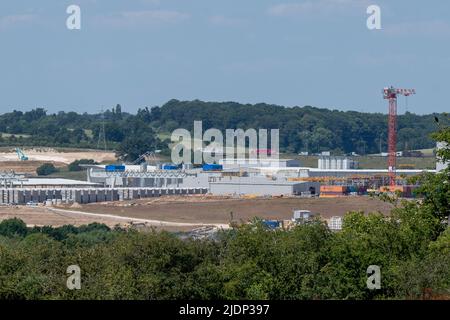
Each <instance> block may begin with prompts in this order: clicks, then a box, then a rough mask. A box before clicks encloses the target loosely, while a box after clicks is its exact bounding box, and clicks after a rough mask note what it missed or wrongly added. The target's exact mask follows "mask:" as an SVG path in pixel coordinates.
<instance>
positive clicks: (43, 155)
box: [0, 148, 116, 174]
mask: <svg viewBox="0 0 450 320" xmlns="http://www.w3.org/2000/svg"><path fill="white" fill-rule="evenodd" d="M23 152H24V153H25V155H26V156H27V157H28V159H29V160H27V161H19V159H18V156H17V154H16V152H15V151H14V149H12V148H2V149H0V170H1V171H5V170H13V171H15V172H17V173H27V174H36V168H38V167H39V166H40V165H42V164H44V163H52V164H53V165H54V166H55V167H57V168H62V167H65V166H67V165H68V164H69V163H71V162H73V161H75V160H79V159H93V160H94V161H96V162H99V163H101V162H114V161H115V160H116V157H115V154H114V152H112V151H99V150H83V149H79V150H77V149H68V150H64V149H62V150H59V149H53V148H33V149H23Z"/></svg>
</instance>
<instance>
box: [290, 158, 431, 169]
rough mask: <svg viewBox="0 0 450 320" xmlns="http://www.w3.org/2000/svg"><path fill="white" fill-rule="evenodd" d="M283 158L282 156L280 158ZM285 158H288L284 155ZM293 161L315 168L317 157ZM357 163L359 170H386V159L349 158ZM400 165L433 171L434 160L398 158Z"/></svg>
mask: <svg viewBox="0 0 450 320" xmlns="http://www.w3.org/2000/svg"><path fill="white" fill-rule="evenodd" d="M282 157H283V158H285V157H284V156H282ZM286 158H289V157H288V155H286ZM292 158H293V159H298V160H300V165H301V166H304V167H312V168H317V160H318V157H317V156H296V155H293V156H292ZM351 158H352V159H354V160H356V161H358V162H359V168H360V169H385V168H387V158H386V157H378V156H360V157H351ZM401 164H410V165H413V166H414V169H435V168H436V159H435V158H434V157H421V158H417V157H398V158H397V167H398V165H401Z"/></svg>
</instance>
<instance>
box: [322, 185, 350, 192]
mask: <svg viewBox="0 0 450 320" xmlns="http://www.w3.org/2000/svg"><path fill="white" fill-rule="evenodd" d="M346 191H347V187H346V186H320V192H335V193H345V192H346Z"/></svg>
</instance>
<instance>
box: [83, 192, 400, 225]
mask: <svg viewBox="0 0 450 320" xmlns="http://www.w3.org/2000/svg"><path fill="white" fill-rule="evenodd" d="M294 209H302V210H310V211H311V212H313V213H318V214H320V215H321V216H322V217H323V218H324V219H329V218H331V217H332V216H343V215H344V214H345V213H346V212H348V211H359V210H362V211H364V212H366V213H369V212H375V211H380V212H382V213H384V214H388V213H389V212H390V210H391V209H392V205H391V204H389V203H385V202H382V201H380V200H378V199H372V198H370V197H345V198H335V199H333V198H272V199H232V198H230V199H224V198H214V197H198V196H197V197H192V196H177V197H160V198H155V199H147V200H144V199H142V200H135V201H124V202H110V203H93V204H87V205H83V206H81V208H78V209H74V210H80V211H87V212H93V213H102V214H112V215H118V216H127V217H133V218H139V219H156V220H164V221H174V222H189V223H192V222H202V223H228V222H229V221H230V217H231V214H230V213H231V212H232V213H233V220H235V221H241V220H242V221H244V222H246V221H249V220H251V219H252V218H254V217H256V216H257V217H260V218H264V219H278V220H284V219H291V218H292V211H293V210H294Z"/></svg>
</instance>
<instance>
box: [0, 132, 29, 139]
mask: <svg viewBox="0 0 450 320" xmlns="http://www.w3.org/2000/svg"><path fill="white" fill-rule="evenodd" d="M0 136H1V137H2V138H9V137H12V136H15V137H16V138H29V137H31V136H30V135H29V134H12V133H3V132H0Z"/></svg>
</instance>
